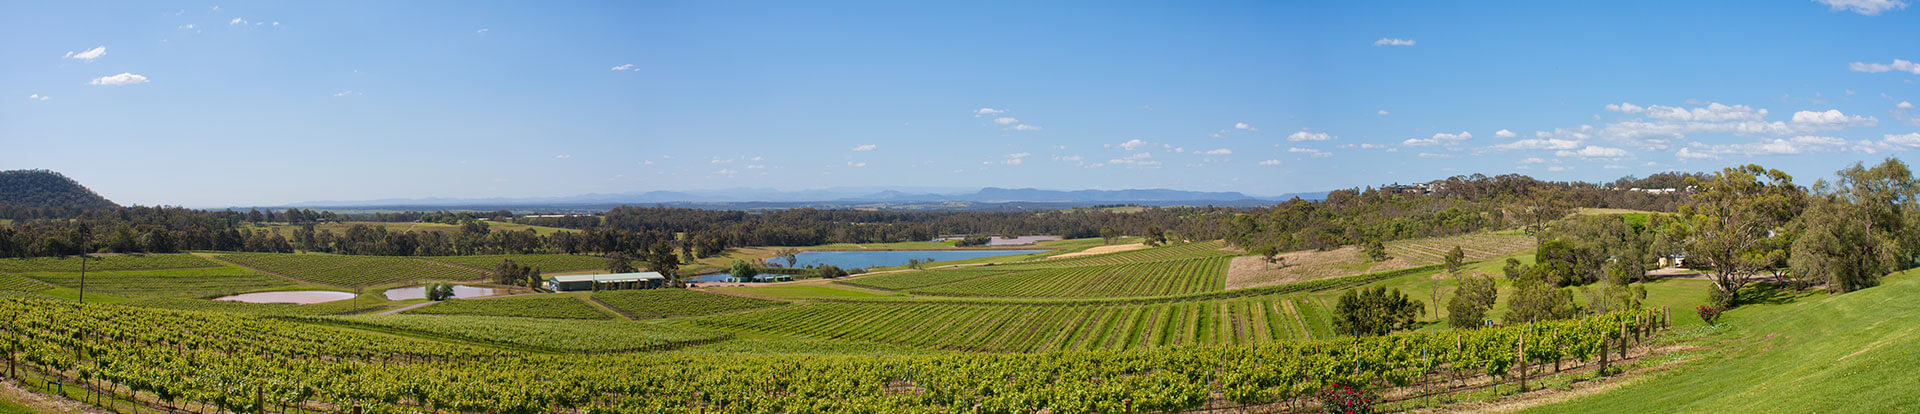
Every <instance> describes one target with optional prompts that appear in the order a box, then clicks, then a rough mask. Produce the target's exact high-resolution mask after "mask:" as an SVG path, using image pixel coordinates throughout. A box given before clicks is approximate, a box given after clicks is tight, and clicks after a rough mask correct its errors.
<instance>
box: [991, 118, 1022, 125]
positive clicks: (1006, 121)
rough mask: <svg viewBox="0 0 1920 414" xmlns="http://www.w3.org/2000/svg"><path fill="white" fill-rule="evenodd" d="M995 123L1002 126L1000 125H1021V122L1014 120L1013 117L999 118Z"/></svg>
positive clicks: (995, 119)
mask: <svg viewBox="0 0 1920 414" xmlns="http://www.w3.org/2000/svg"><path fill="white" fill-rule="evenodd" d="M993 123H996V124H1000V125H1008V124H1018V123H1020V120H1018V119H1014V118H1013V117H1010V116H1003V117H999V118H994V119H993Z"/></svg>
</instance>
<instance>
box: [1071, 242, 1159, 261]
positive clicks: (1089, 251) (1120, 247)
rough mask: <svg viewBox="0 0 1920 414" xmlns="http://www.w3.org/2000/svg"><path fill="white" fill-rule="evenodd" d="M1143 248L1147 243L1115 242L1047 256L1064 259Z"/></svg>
mask: <svg viewBox="0 0 1920 414" xmlns="http://www.w3.org/2000/svg"><path fill="white" fill-rule="evenodd" d="M1145 248H1147V245H1145V244H1141V243H1134V244H1116V245H1112V246H1099V247H1095V248H1091V249H1086V250H1081V251H1077V252H1073V253H1067V254H1059V255H1054V256H1053V257H1049V259H1064V258H1068V257H1080V256H1092V255H1096V254H1105V253H1115V252H1124V251H1128V250H1140V249H1145Z"/></svg>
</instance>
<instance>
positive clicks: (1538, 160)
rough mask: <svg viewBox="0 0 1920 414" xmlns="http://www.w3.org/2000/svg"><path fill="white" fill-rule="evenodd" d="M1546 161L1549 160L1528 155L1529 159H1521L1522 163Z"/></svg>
mask: <svg viewBox="0 0 1920 414" xmlns="http://www.w3.org/2000/svg"><path fill="white" fill-rule="evenodd" d="M1545 162H1547V160H1543V159H1540V157H1527V159H1524V160H1520V163H1521V164H1540V163H1545Z"/></svg>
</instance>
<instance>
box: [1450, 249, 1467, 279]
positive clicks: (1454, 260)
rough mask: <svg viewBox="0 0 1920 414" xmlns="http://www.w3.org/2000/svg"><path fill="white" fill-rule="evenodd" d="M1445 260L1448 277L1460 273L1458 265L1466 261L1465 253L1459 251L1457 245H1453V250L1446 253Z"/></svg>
mask: <svg viewBox="0 0 1920 414" xmlns="http://www.w3.org/2000/svg"><path fill="white" fill-rule="evenodd" d="M1445 259H1446V264H1447V274H1448V275H1453V274H1457V273H1460V265H1461V264H1462V263H1465V262H1466V260H1467V251H1466V250H1464V249H1461V248H1460V246H1459V245H1454V246H1453V250H1449V251H1447V255H1446V257H1445Z"/></svg>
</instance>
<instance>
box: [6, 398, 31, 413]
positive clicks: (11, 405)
mask: <svg viewBox="0 0 1920 414" xmlns="http://www.w3.org/2000/svg"><path fill="white" fill-rule="evenodd" d="M35 412H36V411H33V409H32V408H27V406H25V405H20V404H19V403H15V402H13V401H7V400H0V414H34V413H35Z"/></svg>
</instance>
